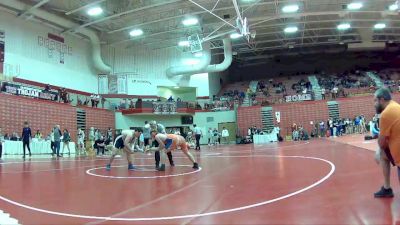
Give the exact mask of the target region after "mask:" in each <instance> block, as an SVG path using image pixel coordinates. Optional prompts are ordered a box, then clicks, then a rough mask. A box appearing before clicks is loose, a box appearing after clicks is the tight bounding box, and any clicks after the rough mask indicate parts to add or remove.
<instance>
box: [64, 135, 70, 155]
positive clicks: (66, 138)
mask: <svg viewBox="0 0 400 225" xmlns="http://www.w3.org/2000/svg"><path fill="white" fill-rule="evenodd" d="M62 139H63V144H64V145H63V148H62V155H64V149H65V146H66V147H67V149H68V155H71V149H70V148H69V142H70V141H71V134H70V133H69V132H68V130H67V129H64V133H63V138H62Z"/></svg>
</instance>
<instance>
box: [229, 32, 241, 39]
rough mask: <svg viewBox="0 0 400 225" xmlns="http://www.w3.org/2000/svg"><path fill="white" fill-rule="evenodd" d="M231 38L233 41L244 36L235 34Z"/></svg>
mask: <svg viewBox="0 0 400 225" xmlns="http://www.w3.org/2000/svg"><path fill="white" fill-rule="evenodd" d="M230 37H231V39H238V38H240V37H242V35H241V34H239V33H233V34H231V35H230Z"/></svg>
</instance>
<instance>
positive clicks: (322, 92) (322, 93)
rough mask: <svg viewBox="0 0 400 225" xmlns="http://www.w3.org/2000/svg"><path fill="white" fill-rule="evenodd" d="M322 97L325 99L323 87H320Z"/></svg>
mask: <svg viewBox="0 0 400 225" xmlns="http://www.w3.org/2000/svg"><path fill="white" fill-rule="evenodd" d="M321 95H322V99H323V100H325V88H322V89H321Z"/></svg>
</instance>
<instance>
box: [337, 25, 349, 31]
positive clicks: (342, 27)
mask: <svg viewBox="0 0 400 225" xmlns="http://www.w3.org/2000/svg"><path fill="white" fill-rule="evenodd" d="M350 28H351V25H350V24H349V23H342V24H339V25H338V26H337V29H338V30H347V29H350Z"/></svg>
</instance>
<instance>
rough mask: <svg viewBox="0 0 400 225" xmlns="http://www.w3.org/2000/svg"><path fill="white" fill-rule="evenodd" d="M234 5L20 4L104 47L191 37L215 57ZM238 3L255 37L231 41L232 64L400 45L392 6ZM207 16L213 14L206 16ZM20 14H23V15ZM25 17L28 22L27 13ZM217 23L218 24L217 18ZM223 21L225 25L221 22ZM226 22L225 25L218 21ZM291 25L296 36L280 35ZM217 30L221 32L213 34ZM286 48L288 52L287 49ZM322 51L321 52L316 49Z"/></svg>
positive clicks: (138, 1)
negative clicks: (90, 32)
mask: <svg viewBox="0 0 400 225" xmlns="http://www.w3.org/2000/svg"><path fill="white" fill-rule="evenodd" d="M234 1H236V0H23V2H25V3H28V4H30V5H32V6H34V5H36V6H38V5H37V4H39V5H40V8H41V9H45V10H47V11H49V12H51V13H55V14H58V15H61V16H63V17H66V18H68V19H70V20H73V21H75V22H77V23H79V24H81V25H80V27H89V28H92V29H94V30H97V31H98V32H99V36H100V38H101V40H102V42H103V43H107V44H112V45H115V46H122V47H125V48H133V47H135V46H143V45H144V46H147V47H149V48H151V49H159V48H175V47H177V43H178V41H179V40H182V39H187V36H189V35H191V34H199V35H200V37H202V38H204V37H207V36H209V35H210V34H212V35H211V36H214V35H216V38H215V39H212V40H211V41H212V48H213V49H215V50H214V51H213V52H214V54H215V53H217V54H221V53H222V49H221V48H222V42H221V39H222V36H220V35H219V34H225V33H227V32H232V31H234V28H233V27H232V26H229V25H227V23H231V24H232V25H235V18H236V15H237V14H236V11H235V8H234V4H233V2H234ZM354 1H357V2H362V3H363V4H364V7H363V8H361V9H360V10H357V11H348V10H347V9H344V6H346V5H347V4H348V3H351V2H354ZM354 1H352V0H237V2H238V5H239V8H240V10H241V11H242V12H243V11H244V12H243V16H244V17H247V18H248V20H249V25H250V31H251V32H252V33H254V32H255V33H256V37H255V38H254V39H251V40H250V43H248V42H247V41H245V40H244V39H239V40H234V42H233V45H234V51H236V52H237V53H238V55H237V56H236V57H235V58H236V60H246V59H248V57H253V58H254V57H261V58H262V57H263V56H265V55H271V54H278V52H282V51H285V52H287V51H295V50H296V49H304V48H308V47H315V48H320V49H321V48H322V49H327V48H326V47H324V46H328V48H330V47H332V46H337V47H342V46H343V45H342V46H341V45H340V44H343V43H344V45H346V43H359V42H364V43H370V42H371V41H379V42H387V41H389V40H390V41H393V42H397V41H399V37H400V33H399V31H400V16H399V13H398V12H390V11H389V10H388V6H389V5H391V4H393V3H394V2H395V0H354ZM290 3H297V4H299V5H300V10H299V11H298V13H295V14H287V13H282V11H281V8H282V7H283V6H284V5H287V4H290ZM92 6H101V7H102V8H103V9H104V13H103V14H102V15H100V16H97V17H90V16H88V15H87V14H86V11H87V9H88V8H90V7H92ZM202 8H205V9H207V10H211V9H213V10H212V12H213V14H214V15H212V14H211V13H209V12H207V11H205V10H204V9H202ZM22 13H23V12H22ZM188 15H190V16H196V17H197V18H198V19H199V20H200V23H199V24H198V25H195V26H192V27H184V26H183V25H182V20H183V19H184V18H185V17H186V16H188ZM24 16H27V17H28V16H29V12H27V13H25V15H24ZM217 16H218V17H219V18H218V17H217ZM223 18H225V19H223ZM223 20H225V21H223ZM341 22H350V23H351V26H352V29H350V30H347V31H345V32H339V31H338V30H337V29H336V26H337V25H338V24H339V23H341ZM377 22H385V23H386V25H387V28H386V29H384V30H381V31H374V30H373V29H372V28H373V25H374V24H376V23H377ZM288 25H296V26H297V27H298V29H299V31H298V32H297V33H295V34H285V33H284V32H283V29H284V28H285V27H286V26H288ZM80 27H68V28H63V29H64V32H79V28H80ZM134 28H140V29H142V30H143V31H144V35H143V36H141V37H137V38H131V37H130V36H129V31H131V30H132V29H134ZM217 28H220V29H219V30H217V31H216V29H217ZM289 46H290V47H289ZM321 46H323V47H321Z"/></svg>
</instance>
